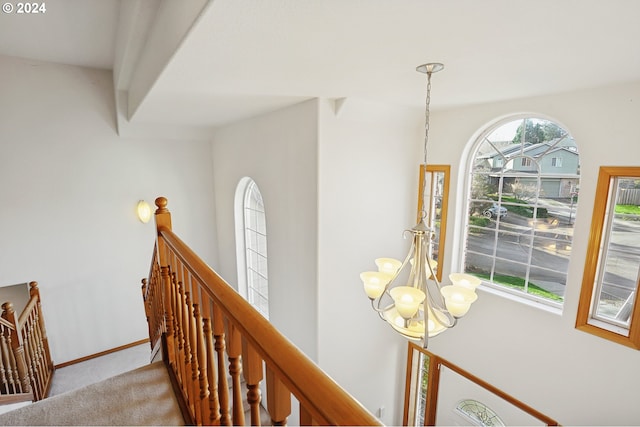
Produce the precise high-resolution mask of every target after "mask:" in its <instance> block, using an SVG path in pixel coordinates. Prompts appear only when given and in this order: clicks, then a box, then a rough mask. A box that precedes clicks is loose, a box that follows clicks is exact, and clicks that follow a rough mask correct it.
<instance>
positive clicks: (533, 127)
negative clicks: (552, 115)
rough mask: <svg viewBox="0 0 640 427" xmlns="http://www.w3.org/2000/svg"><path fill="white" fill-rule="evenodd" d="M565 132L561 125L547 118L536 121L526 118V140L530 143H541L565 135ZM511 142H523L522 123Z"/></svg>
mask: <svg viewBox="0 0 640 427" xmlns="http://www.w3.org/2000/svg"><path fill="white" fill-rule="evenodd" d="M565 133H566V132H565V131H564V130H563V129H562V128H561V127H559V126H558V125H556V124H555V123H552V122H549V121H546V120H545V121H536V122H535V123H534V122H533V121H532V120H525V135H524V142H525V143H528V144H540V143H541V142H545V141H550V140H552V139H556V138H560V137H562V136H564V134H565ZM511 142H513V143H514V144H520V143H521V142H522V124H520V126H518V129H517V130H516V134H515V136H514V137H513V140H512V141H511Z"/></svg>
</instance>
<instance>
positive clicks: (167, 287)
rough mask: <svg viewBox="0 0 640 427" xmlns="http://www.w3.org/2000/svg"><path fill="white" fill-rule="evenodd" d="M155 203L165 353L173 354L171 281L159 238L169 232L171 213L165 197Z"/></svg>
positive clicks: (162, 241)
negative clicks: (162, 229) (166, 230)
mask: <svg viewBox="0 0 640 427" xmlns="http://www.w3.org/2000/svg"><path fill="white" fill-rule="evenodd" d="M155 203H156V207H157V209H156V212H155V220H156V232H157V242H156V244H157V247H158V264H159V265H160V268H161V270H162V283H163V289H164V292H163V304H164V315H165V328H166V340H167V353H168V354H170V355H171V354H174V340H173V309H172V306H171V280H170V275H169V260H168V256H167V248H166V244H165V242H164V240H163V239H161V238H160V230H161V228H166V229H168V230H171V212H169V209H167V199H166V198H165V197H158V198H157V199H156V201H155Z"/></svg>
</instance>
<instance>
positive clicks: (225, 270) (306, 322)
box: [213, 101, 318, 360]
mask: <svg viewBox="0 0 640 427" xmlns="http://www.w3.org/2000/svg"><path fill="white" fill-rule="evenodd" d="M317 116H318V113H317V102H316V101H308V102H304V103H301V104H298V105H295V106H293V107H290V108H286V109H283V110H280V111H277V112H274V113H271V114H266V115H263V116H260V117H256V118H254V119H249V120H245V121H243V122H241V123H238V124H234V125H229V126H226V127H223V128H221V129H219V130H218V131H217V132H216V133H215V136H214V142H213V165H214V178H215V195H216V211H215V215H216V219H217V224H218V228H217V239H218V245H219V248H220V251H219V252H220V265H219V268H218V272H219V273H220V274H221V275H222V276H223V277H224V278H225V279H226V280H227V282H229V284H231V285H232V286H234V287H236V289H237V279H236V276H237V271H236V251H235V247H236V243H235V231H234V230H235V221H234V210H233V206H234V204H233V202H234V196H235V191H236V188H237V186H238V183H239V182H240V180H241V179H242V178H243V177H245V176H248V177H251V178H252V179H253V180H254V181H255V182H256V184H257V185H258V188H259V189H260V192H261V193H262V198H263V201H264V207H265V215H266V223H267V257H268V274H269V319H270V321H271V322H272V323H273V324H274V325H275V326H276V327H277V328H278V329H280V331H281V332H283V334H284V335H285V336H287V337H288V338H289V339H290V340H291V341H292V342H293V343H294V344H296V345H297V346H298V347H299V348H300V349H302V350H303V351H304V352H305V353H306V354H307V355H308V356H309V357H311V358H312V359H314V360H316V358H317V351H318V349H317V311H318V308H317V289H316V282H317V139H318V136H317V134H318V131H317V127H318V125H317Z"/></svg>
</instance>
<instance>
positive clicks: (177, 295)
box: [171, 273, 185, 383]
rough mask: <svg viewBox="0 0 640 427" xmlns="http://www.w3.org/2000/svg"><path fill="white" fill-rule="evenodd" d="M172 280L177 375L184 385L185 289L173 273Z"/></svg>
mask: <svg viewBox="0 0 640 427" xmlns="http://www.w3.org/2000/svg"><path fill="white" fill-rule="evenodd" d="M171 280H172V283H173V286H172V287H171V288H172V289H174V291H173V296H174V301H175V303H174V314H175V322H174V343H175V360H176V367H175V369H176V375H177V376H178V379H179V380H180V382H181V383H184V363H183V360H184V348H185V338H184V334H185V332H184V314H183V312H184V304H185V301H184V289H183V288H182V283H180V282H178V281H177V280H176V274H175V273H171Z"/></svg>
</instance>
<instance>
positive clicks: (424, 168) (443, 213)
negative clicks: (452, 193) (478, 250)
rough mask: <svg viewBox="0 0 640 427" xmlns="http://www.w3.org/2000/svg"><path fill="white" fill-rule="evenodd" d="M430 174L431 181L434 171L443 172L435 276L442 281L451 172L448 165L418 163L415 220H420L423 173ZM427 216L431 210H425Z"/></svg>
mask: <svg viewBox="0 0 640 427" xmlns="http://www.w3.org/2000/svg"><path fill="white" fill-rule="evenodd" d="M427 172H428V173H430V174H431V181H433V178H434V176H435V174H436V173H438V172H440V173H442V174H443V176H444V179H443V183H442V204H441V206H440V238H439V241H438V267H437V270H436V277H437V278H438V280H439V281H442V270H443V265H444V250H445V243H446V241H447V211H448V208H449V175H450V173H451V166H450V165H425V164H421V165H420V181H419V182H418V214H417V219H416V221H420V219H421V215H422V208H423V206H422V202H423V200H422V199H423V197H422V196H423V194H424V191H425V188H424V183H425V179H424V177H425V173H427ZM427 214H428V215H429V217H431V215H433V214H434V213H433V212H427Z"/></svg>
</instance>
